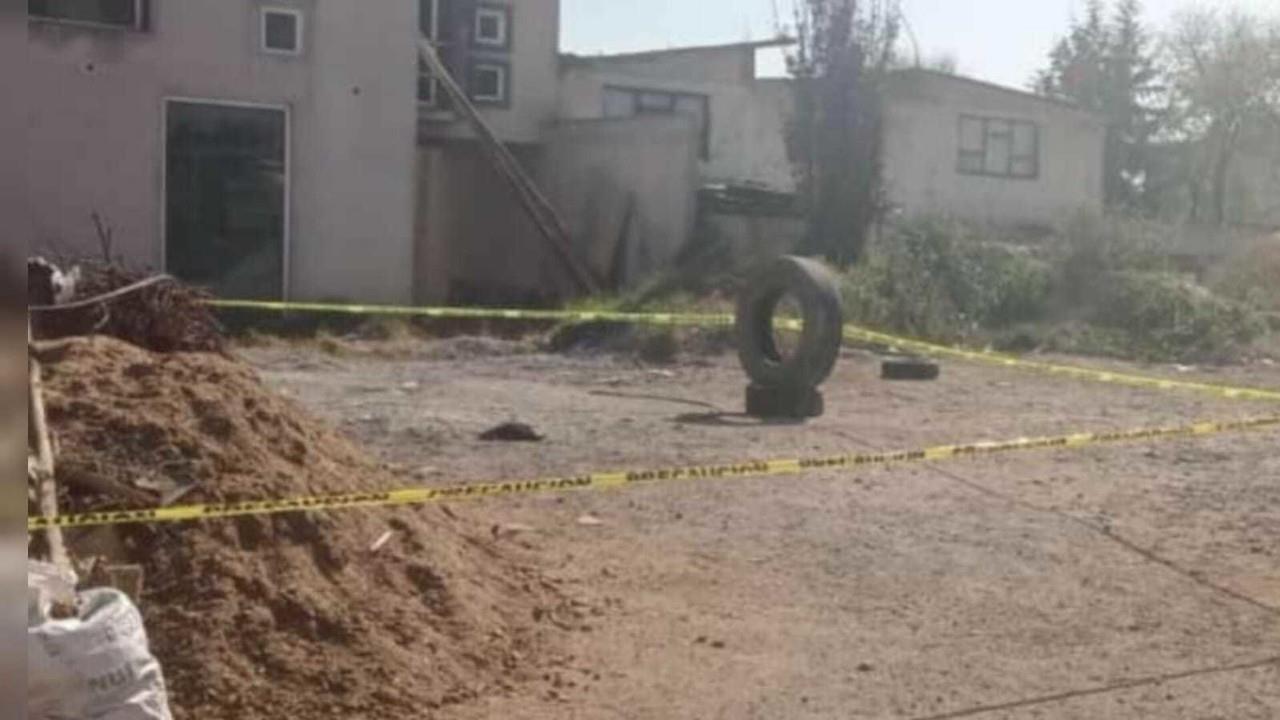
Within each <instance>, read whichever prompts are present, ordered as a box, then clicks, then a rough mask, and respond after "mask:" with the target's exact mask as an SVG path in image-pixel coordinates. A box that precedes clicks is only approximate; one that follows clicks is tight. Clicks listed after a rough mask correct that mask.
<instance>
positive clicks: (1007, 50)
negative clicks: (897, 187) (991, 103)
mask: <svg viewBox="0 0 1280 720" xmlns="http://www.w3.org/2000/svg"><path fill="white" fill-rule="evenodd" d="M901 1H902V6H903V9H904V11H905V15H906V17H907V20H908V24H909V25H910V28H911V30H912V31H913V32H912V33H910V34H909V35H914V37H915V39H916V41H917V44H918V45H919V48H920V54H921V56H922V57H923V58H924V59H926V60H927V59H929V58H931V57H935V56H937V55H940V54H944V53H945V54H948V55H951V56H953V57H955V59H956V60H958V61H959V66H960V72H961V73H962V74H964V75H969V76H972V77H976V78H981V79H984V80H988V81H991V82H997V83H1001V84H1003V85H1010V86H1014V87H1024V86H1026V85H1027V83H1028V82H1029V81H1030V79H1031V77H1032V76H1033V75H1034V74H1035V72H1036V70H1038V69H1040V68H1041V67H1042V66H1043V65H1044V64H1045V58H1046V57H1047V56H1048V53H1049V50H1050V48H1051V47H1052V46H1053V44H1054V42H1055V41H1056V39H1057V38H1058V37H1060V36H1061V35H1062V34H1063V33H1064V32H1065V30H1066V28H1067V27H1068V24H1069V23H1070V21H1071V18H1072V17H1076V16H1079V15H1080V14H1081V13H1082V12H1083V8H1084V5H1085V0H901ZM792 2H794V0H562V7H563V10H562V12H563V15H564V17H563V23H562V32H563V37H562V44H563V46H564V49H565V50H566V51H567V52H575V53H583V54H592V53H599V52H628V51H634V50H651V49H660V48H667V47H678V46H681V45H705V44H715V43H722V42H738V41H742V40H759V39H764V38H769V37H772V36H774V35H775V34H777V33H776V30H777V27H778V24H777V16H781V19H782V20H783V21H785V20H786V19H787V18H788V17H789V16H790V8H791V6H792V5H791V4H792ZM1209 5H1212V6H1216V7H1228V6H1236V7H1240V8H1244V9H1248V10H1250V11H1253V12H1258V13H1264V14H1268V15H1272V16H1277V17H1280V0H1199V2H1198V3H1197V0H1146V2H1145V3H1144V6H1145V8H1146V19H1147V20H1148V22H1149V23H1151V24H1152V25H1153V26H1155V27H1161V26H1164V25H1166V24H1167V23H1168V22H1169V21H1170V20H1171V19H1172V18H1173V17H1174V16H1175V15H1176V13H1177V12H1179V11H1180V10H1183V9H1187V8H1192V7H1197V6H1200V7H1204V6H1209ZM775 7H776V8H777V12H776V14H775ZM901 49H902V50H903V52H905V53H907V54H908V57H910V56H911V55H913V54H914V52H915V51H914V47H913V43H912V42H911V41H910V39H909V37H908V38H907V39H904V41H903V44H902V45H901ZM760 71H761V73H762V74H765V75H782V74H784V65H783V60H782V56H781V54H780V53H778V52H776V51H775V52H772V53H761V57H760Z"/></svg>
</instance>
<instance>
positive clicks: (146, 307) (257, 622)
mask: <svg viewBox="0 0 1280 720" xmlns="http://www.w3.org/2000/svg"><path fill="white" fill-rule="evenodd" d="M95 289H101V286H97V287H96V288H95ZM151 297H152V298H156V297H159V296H157V295H153V296H151ZM167 297H170V298H189V297H191V296H190V295H189V294H186V291H184V290H181V289H180V288H176V286H175V290H174V291H173V294H170V295H168V296H167ZM136 303H138V304H131V305H121V306H119V307H113V309H112V314H113V315H114V316H115V320H114V322H116V323H119V324H118V325H116V327H120V328H130V327H132V328H145V327H152V328H154V327H156V325H155V324H153V323H151V320H153V319H148V318H133V317H130V316H129V315H128V313H129V312H132V311H133V310H131V309H132V308H142V310H141V312H143V313H149V312H151V311H152V310H153V309H154V308H157V307H162V305H161V304H159V301H158V300H155V299H152V300H143V299H141V298H140V299H139V300H137V301H136ZM149 323H150V324H149ZM145 337H146V338H148V339H153V338H154V337H155V336H154V335H153V334H147V335H146V336H145ZM33 348H34V350H33V357H35V358H36V359H37V360H38V366H39V367H41V368H42V370H43V375H44V376H43V386H44V402H45V403H46V405H47V416H48V420H49V427H50V429H51V432H52V435H53V436H54V437H55V438H56V445H57V448H58V466H57V479H58V483H57V486H58V487H57V506H58V510H59V511H60V512H63V513H75V512H82V511H91V510H104V509H124V508H140V507H154V506H156V505H164V504H167V503H172V502H181V503H195V502H234V501H243V500H253V499H265V498H293V497H298V496H304V495H313V494H330V493H358V492H367V491H373V490H386V489H387V488H390V487H396V486H398V485H401V484H404V481H403V480H401V479H397V478H395V477H392V476H391V475H390V474H389V472H388V471H387V470H386V469H385V467H384V466H383V465H381V464H380V463H378V462H376V461H375V460H373V459H372V458H370V457H369V456H367V455H366V454H365V453H363V452H362V451H361V450H360V449H358V448H357V447H355V446H354V445H352V444H351V443H350V442H348V441H347V440H346V439H345V438H343V437H341V436H340V435H338V434H337V433H336V432H335V431H333V430H332V429H331V428H329V427H328V426H327V425H325V424H324V423H322V422H319V421H317V420H315V419H312V418H310V417H308V416H307V414H306V413H304V412H303V411H302V410H301V409H299V408H298V407H297V406H296V405H295V404H294V403H292V402H291V401H289V400H287V399H285V398H283V397H280V396H278V395H276V394H274V393H273V392H271V391H270V390H269V389H268V388H266V387H265V386H264V385H263V384H262V382H261V381H260V380H259V379H258V377H257V376H256V374H255V373H254V371H253V370H252V369H251V368H249V367H248V366H246V365H244V364H243V363H241V362H239V361H237V360H235V359H234V358H231V357H228V356H226V355H223V354H220V353H192V352H184V353H167V354H166V353H158V352H153V351H152V350H148V349H145V348H142V347H138V346H137V345H133V344H130V343H126V342H123V341H121V340H118V339H116V338H113V337H102V336H94V337H72V338H68V339H65V340H61V341H58V342H56V343H38V342H37V343H35V344H34V345H33ZM488 526H489V524H488V523H484V522H479V521H476V522H470V521H468V520H467V518H466V517H465V516H462V515H460V514H459V513H458V512H456V511H454V510H453V509H451V508H448V507H443V506H432V507H425V508H400V509H393V510H386V509H382V510H376V511H375V510H357V511H344V512H341V513H333V514H327V513H296V514H286V515H275V516H260V517H245V518H240V519H235V520H212V521H200V522H191V523H184V524H174V525H120V526H111V527H100V528H83V529H73V530H68V531H66V533H65V538H64V539H65V546H66V550H67V552H68V553H69V555H70V556H71V557H72V558H73V559H75V560H78V561H81V562H82V561H84V560H85V559H88V558H93V559H97V560H99V563H100V564H102V565H120V564H125V565H135V566H140V567H141V568H142V570H143V579H144V582H143V589H142V590H141V592H140V593H139V594H138V595H137V596H136V597H135V598H134V599H135V600H137V601H138V605H139V607H140V609H141V611H142V616H143V618H144V621H145V626H146V629H147V633H148V635H149V637H150V642H151V649H152V651H153V652H154V653H155V655H156V657H157V658H158V659H159V661H160V664H161V665H162V667H163V669H164V675H165V677H166V679H167V681H168V695H169V703H170V705H171V707H172V709H173V713H174V717H176V718H179V720H184V719H187V718H191V719H194V718H200V720H219V719H222V718H226V719H227V720H230V719H231V718H235V719H237V720H258V719H261V720H266V719H267V718H279V717H290V716H292V717H301V718H350V717H377V718H385V719H388V720H398V719H401V718H403V719H404V720H409V719H410V718H413V719H414V720H417V719H418V718H422V717H424V715H430V714H431V711H432V710H433V709H437V708H441V707H445V706H449V705H454V704H457V703H462V702H466V701H469V700H471V699H473V698H476V697H477V696H479V695H481V694H488V693H494V692H503V691H505V690H507V689H510V688H511V687H512V685H513V684H514V683H519V682H520V681H522V680H526V679H533V678H535V677H536V676H537V675H538V673H539V671H538V670H537V668H536V665H535V663H536V662H537V660H536V659H537V658H538V657H540V656H541V655H542V654H543V653H542V650H543V649H544V648H546V647H547V645H548V643H550V642H553V641H554V634H558V633H561V632H563V631H564V630H565V629H566V628H569V629H573V627H574V624H575V623H580V619H581V615H580V614H579V611H577V610H574V607H575V604H574V603H571V602H568V601H566V600H565V599H564V598H563V596H562V595H561V593H560V592H559V590H558V589H557V585H556V583H554V582H552V581H550V580H548V579H547V578H545V577H544V576H543V575H542V574H541V573H540V572H539V571H538V570H537V569H536V567H535V566H534V558H532V557H526V556H524V553H525V552H526V551H524V550H521V549H519V548H513V547H511V546H509V545H503V546H501V547H498V546H495V543H496V541H495V540H494V539H493V538H491V537H488V536H487V535H486V533H484V532H483V530H482V529H481V528H486V527H488ZM473 529H474V532H473ZM551 619H554V622H552V621H551Z"/></svg>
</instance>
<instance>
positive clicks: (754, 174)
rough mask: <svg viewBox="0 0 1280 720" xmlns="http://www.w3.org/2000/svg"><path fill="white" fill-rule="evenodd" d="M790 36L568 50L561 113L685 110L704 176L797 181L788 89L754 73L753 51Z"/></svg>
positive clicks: (576, 116)
mask: <svg viewBox="0 0 1280 720" xmlns="http://www.w3.org/2000/svg"><path fill="white" fill-rule="evenodd" d="M792 42H793V41H791V40H788V39H785V38H783V39H777V40H767V41H761V42H744V43H732V44H728V45H712V46H706V47H690V48H676V49H672V50H658V51H653V52H641V53H627V54H622V55H601V56H595V57H580V56H572V55H570V56H566V57H565V58H564V65H563V69H562V73H561V86H560V116H561V117H562V118H564V119H567V120H586V119H619V118H632V117H645V116H662V115H673V114H674V115H686V116H689V117H692V118H694V119H695V122H696V123H697V132H698V134H699V137H698V140H699V148H698V160H699V173H700V176H701V180H702V181H703V182H704V183H707V184H715V183H750V184H755V185H760V186H763V187H769V188H773V189H777V190H787V189H791V188H793V187H794V177H793V174H792V172H791V164H790V162H789V161H788V159H787V152H786V144H785V141H784V138H785V131H786V127H785V124H784V118H785V113H786V112H787V111H788V110H789V108H790V104H791V103H790V97H791V93H790V90H789V88H788V87H787V84H786V82H785V81H783V80H761V79H758V78H757V77H756V56H757V53H758V52H759V51H760V50H762V49H765V48H772V47H781V46H786V45H790V44H792Z"/></svg>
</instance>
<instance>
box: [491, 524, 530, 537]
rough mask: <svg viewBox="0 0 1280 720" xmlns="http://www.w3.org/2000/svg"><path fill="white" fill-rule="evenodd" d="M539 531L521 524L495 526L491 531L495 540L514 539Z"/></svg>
mask: <svg viewBox="0 0 1280 720" xmlns="http://www.w3.org/2000/svg"><path fill="white" fill-rule="evenodd" d="M535 530H537V528H535V527H533V526H532V525H522V524H520V523H502V524H499V525H494V526H493V528H492V529H491V530H490V532H491V533H493V537H494V538H504V537H512V536H514V535H519V534H521V533H530V532H534V531H535Z"/></svg>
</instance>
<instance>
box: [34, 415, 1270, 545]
mask: <svg viewBox="0 0 1280 720" xmlns="http://www.w3.org/2000/svg"><path fill="white" fill-rule="evenodd" d="M1278 426H1280V415H1277V416H1272V417H1262V418H1255V419H1250V420H1237V421H1229V422H1200V423H1195V424H1192V425H1183V426H1179V427H1161V428H1143V429H1135V430H1119V431H1111V432H1085V433H1074V434H1071V435H1059V436H1056V437H1039V438H1018V439H1016V440H1006V441H1001V442H980V443H970V444H967V445H942V446H938V447H931V448H924V449H919V450H900V451H896V452H884V453H855V454H852V455H831V456H821V457H807V458H794V459H787V460H746V461H742V462H737V463H729V464H723V465H693V466H688V467H675V468H665V469H657V470H632V471H617V472H599V473H587V474H583V475H574V476H568V477H556V478H542V479H536V480H519V481H513V482H500V483H486V484H477V485H455V486H452V487H442V488H424V487H418V488H406V489H401V490H389V491H386V492H366V493H350V494H343V495H318V496H312V497H297V498H290V499H281V500H246V501H240V502H227V503H213V504H204V505H185V506H175V507H163V508H153V509H148V510H118V511H104V512H94V513H81V514H76V515H59V516H57V517H50V518H46V517H29V518H27V530H28V531H35V530H41V529H44V528H49V527H96V526H103V525H136V524H152V523H177V522H190V521H195V520H214V519H218V518H233V517H243V516H248V515H276V514H281V513H291V512H317V511H330V510H344V509H351V508H376V507H393V506H399V505H423V504H427V503H437V502H447V501H460V500H475V499H480V498H490V497H500V496H504V495H528V494H535V493H555V492H569V491H581V490H605V489H611V488H621V487H626V486H630V485H644V484H653V483H665V482H673V481H680V480H711V479H728V478H746V477H765V476H775V475H799V474H803V473H810V472H818V471H823V470H839V469H844V468H853V467H867V466H874V465H891V464H896V463H907V462H921V461H936V460H948V459H956V458H965V457H976V456H981V455H994V454H1000V453H1011V452H1018V451H1029V450H1040V449H1048V448H1083V447H1088V446H1091V445H1100V444H1107V443H1118V442H1126V441H1137V440H1154V439H1170V438H1178V437H1192V436H1203V435H1214V434H1218V433H1226V432H1238V431H1245V430H1259V429H1263V428H1271V427H1278Z"/></svg>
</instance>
